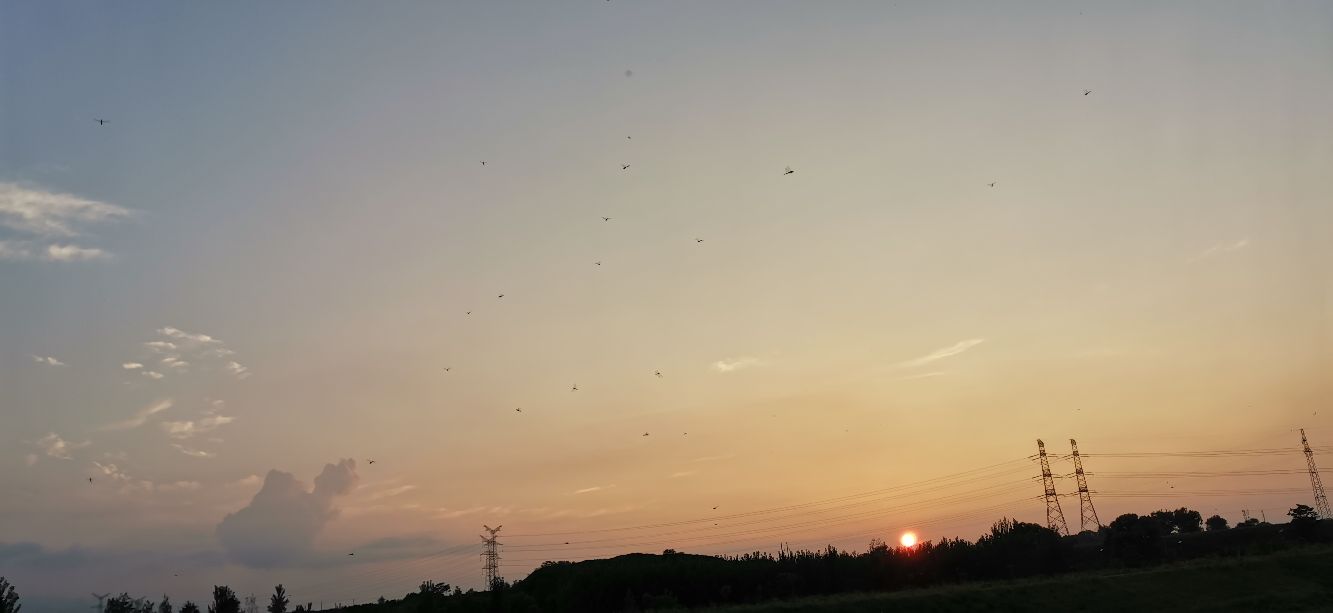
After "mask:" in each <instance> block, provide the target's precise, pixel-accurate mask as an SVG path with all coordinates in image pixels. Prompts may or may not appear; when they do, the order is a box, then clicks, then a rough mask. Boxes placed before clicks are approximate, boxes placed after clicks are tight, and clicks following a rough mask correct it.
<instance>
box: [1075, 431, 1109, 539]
mask: <svg viewBox="0 0 1333 613" xmlns="http://www.w3.org/2000/svg"><path fill="white" fill-rule="evenodd" d="M1069 448H1070V449H1071V450H1072V451H1073V457H1074V480H1075V481H1077V482H1078V515H1079V517H1078V529H1079V531H1080V532H1082V531H1084V530H1088V529H1089V528H1088V526H1089V524H1091V525H1092V528H1091V529H1092V530H1097V529H1099V528H1101V527H1102V521H1101V520H1100V519H1097V509H1095V508H1093V506H1092V493H1091V492H1089V491H1088V477H1087V476H1086V475H1084V474H1083V459H1082V458H1080V457H1079V455H1078V441H1076V440H1074V439H1072V438H1071V439H1069Z"/></svg>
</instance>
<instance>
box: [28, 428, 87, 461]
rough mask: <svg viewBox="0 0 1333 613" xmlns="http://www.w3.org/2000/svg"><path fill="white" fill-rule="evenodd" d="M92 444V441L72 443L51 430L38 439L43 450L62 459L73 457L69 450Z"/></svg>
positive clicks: (38, 444) (38, 443)
mask: <svg viewBox="0 0 1333 613" xmlns="http://www.w3.org/2000/svg"><path fill="white" fill-rule="evenodd" d="M90 444H91V443H89V442H88V441H84V442H82V443H71V442H69V441H67V440H65V439H63V438H60V436H59V435H57V434H56V433H55V432H51V433H49V434H47V435H46V436H43V437H42V438H40V439H37V446H38V447H40V448H41V449H42V451H43V452H44V453H46V455H48V456H50V457H53V458H57V459H61V460H69V459H71V458H72V457H73V456H71V455H70V453H69V452H71V451H73V450H75V449H80V448H83V447H87V446H88V445H90Z"/></svg>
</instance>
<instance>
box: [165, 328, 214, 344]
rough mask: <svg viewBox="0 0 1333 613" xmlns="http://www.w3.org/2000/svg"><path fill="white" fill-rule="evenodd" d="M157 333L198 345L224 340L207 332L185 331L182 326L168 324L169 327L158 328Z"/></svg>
mask: <svg viewBox="0 0 1333 613" xmlns="http://www.w3.org/2000/svg"><path fill="white" fill-rule="evenodd" d="M157 333H158V334H161V335H162V336H166V337H169V338H174V339H179V340H182V341H186V342H187V343H190V344H196V345H207V344H211V343H221V342H222V341H220V340H218V339H216V338H213V337H211V336H209V335H207V334H192V333H189V332H186V331H184V330H181V329H180V328H173V327H171V326H167V327H165V328H158V329H157Z"/></svg>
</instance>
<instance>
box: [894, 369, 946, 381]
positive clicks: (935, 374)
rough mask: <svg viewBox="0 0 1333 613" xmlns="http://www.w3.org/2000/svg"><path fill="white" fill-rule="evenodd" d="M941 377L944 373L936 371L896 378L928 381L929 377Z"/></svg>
mask: <svg viewBox="0 0 1333 613" xmlns="http://www.w3.org/2000/svg"><path fill="white" fill-rule="evenodd" d="M943 376H944V371H940V370H937V371H934V372H923V373H917V374H915V375H906V376H903V377H898V380H899V381H911V380H912V379H929V378H931V377H943Z"/></svg>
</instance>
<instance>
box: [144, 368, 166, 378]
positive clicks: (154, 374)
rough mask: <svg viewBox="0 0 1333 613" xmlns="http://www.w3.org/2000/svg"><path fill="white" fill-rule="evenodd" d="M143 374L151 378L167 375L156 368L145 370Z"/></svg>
mask: <svg viewBox="0 0 1333 613" xmlns="http://www.w3.org/2000/svg"><path fill="white" fill-rule="evenodd" d="M143 376H145V377H148V378H149V379H161V378H162V377H165V376H166V375H164V374H162V373H160V372H157V371H156V370H145V371H143Z"/></svg>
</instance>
